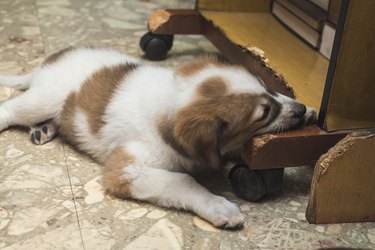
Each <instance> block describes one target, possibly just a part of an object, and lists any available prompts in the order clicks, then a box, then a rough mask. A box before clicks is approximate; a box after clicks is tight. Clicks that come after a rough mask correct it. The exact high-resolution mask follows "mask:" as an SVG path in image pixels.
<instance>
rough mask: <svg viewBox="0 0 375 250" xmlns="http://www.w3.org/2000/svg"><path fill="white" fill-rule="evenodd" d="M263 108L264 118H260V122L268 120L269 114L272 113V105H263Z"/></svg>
mask: <svg viewBox="0 0 375 250" xmlns="http://www.w3.org/2000/svg"><path fill="white" fill-rule="evenodd" d="M262 107H263V114H262V117H261V118H260V120H264V119H266V118H267V117H268V115H269V113H270V110H271V107H270V105H267V104H262Z"/></svg>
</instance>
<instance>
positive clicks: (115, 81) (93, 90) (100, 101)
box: [60, 64, 138, 142]
mask: <svg viewBox="0 0 375 250" xmlns="http://www.w3.org/2000/svg"><path fill="white" fill-rule="evenodd" d="M137 67H138V66H137V65H135V64H120V65H116V66H113V67H104V68H102V69H100V70H99V71H97V72H95V73H94V74H93V75H92V76H91V77H90V78H88V79H87V80H86V81H85V83H84V84H83V85H82V87H81V89H80V91H79V92H78V93H72V94H70V95H69V97H68V98H67V100H66V101H65V105H64V107H63V111H62V113H61V116H60V123H61V128H60V130H61V134H63V135H64V136H65V137H67V138H68V140H70V141H72V142H74V141H75V140H74V135H75V132H74V126H73V124H72V122H73V116H74V113H75V112H76V109H77V108H79V109H80V110H83V111H84V112H85V113H86V114H87V118H88V119H87V120H88V124H89V128H90V131H91V133H92V134H94V135H95V134H97V133H98V132H99V130H100V128H101V127H102V126H103V125H104V121H103V115H104V113H105V110H106V107H107V105H108V103H109V102H110V100H111V98H112V96H113V94H114V93H115V91H116V89H117V88H118V86H119V85H120V83H121V81H122V80H123V79H124V77H125V76H126V75H127V74H129V72H131V71H133V70H135V69H136V68H137Z"/></svg>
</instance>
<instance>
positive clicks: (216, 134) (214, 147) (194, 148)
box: [174, 117, 224, 168]
mask: <svg viewBox="0 0 375 250" xmlns="http://www.w3.org/2000/svg"><path fill="white" fill-rule="evenodd" d="M223 124H224V123H223V122H221V121H220V120H219V119H199V118H196V119H194V118H192V117H189V118H188V117H186V118H185V119H180V120H179V121H177V123H176V126H175V131H174V134H175V136H176V139H177V140H178V142H179V144H180V145H181V146H182V147H183V148H184V149H185V151H186V152H187V153H188V155H189V156H190V157H193V158H195V159H197V160H198V161H199V162H200V163H201V164H207V165H208V166H210V167H213V168H219V167H220V166H221V153H220V139H221V135H222V131H223V128H224V125H223Z"/></svg>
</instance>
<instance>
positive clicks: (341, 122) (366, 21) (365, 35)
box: [325, 0, 375, 131]
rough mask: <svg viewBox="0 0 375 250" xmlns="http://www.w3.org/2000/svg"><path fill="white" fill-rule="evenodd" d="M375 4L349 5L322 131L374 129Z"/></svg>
mask: <svg viewBox="0 0 375 250" xmlns="http://www.w3.org/2000/svg"><path fill="white" fill-rule="evenodd" d="M374 12H375V1H373V0H363V1H350V2H349V8H348V11H347V16H346V20H345V26H344V31H343V35H342V40H341V46H340V52H339V55H338V60H337V64H336V68H335V72H334V77H333V81H332V87H331V93H330V96H329V101H328V106H327V115H326V120H325V125H326V128H327V129H328V130H329V131H332V130H337V129H344V128H345V129H346V128H366V127H367V128H368V127H375V108H374V107H375V98H374V96H375V66H374V58H375V43H374V41H375V25H374V23H375V15H374Z"/></svg>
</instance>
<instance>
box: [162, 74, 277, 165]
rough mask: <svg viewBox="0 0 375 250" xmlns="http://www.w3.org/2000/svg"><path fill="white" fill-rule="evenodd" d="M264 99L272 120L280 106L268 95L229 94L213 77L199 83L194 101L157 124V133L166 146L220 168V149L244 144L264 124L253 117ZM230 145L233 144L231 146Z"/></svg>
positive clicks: (217, 78)
mask: <svg viewBox="0 0 375 250" xmlns="http://www.w3.org/2000/svg"><path fill="white" fill-rule="evenodd" d="M261 100H263V102H267V104H268V105H271V106H272V110H273V111H272V112H273V114H272V116H273V118H269V119H268V120H271V119H272V120H273V119H274V118H275V117H276V116H277V114H278V112H279V111H280V107H279V106H278V104H277V102H275V101H274V100H273V99H272V98H269V97H268V96H267V95H262V96H259V95H252V94H230V93H228V91H227V86H226V83H225V82H224V80H223V79H221V78H219V77H212V78H209V79H207V80H206V81H205V82H203V83H202V84H201V86H200V87H199V88H198V90H197V97H196V99H195V101H193V102H192V103H191V104H189V105H188V106H186V107H185V108H183V109H182V110H180V111H179V112H178V113H177V114H176V116H175V117H174V118H172V119H170V120H168V119H167V118H164V120H163V121H162V122H160V123H159V131H160V132H161V134H162V137H163V139H164V141H165V142H166V143H168V144H169V145H170V146H171V147H173V148H174V149H175V150H176V151H177V152H179V153H180V154H181V155H184V156H186V155H188V156H190V157H193V158H195V159H197V160H198V161H199V162H200V164H208V165H209V166H211V167H219V166H220V165H221V152H220V149H221V147H223V146H225V145H231V142H233V140H239V141H240V142H242V140H243V142H242V143H244V142H245V141H246V140H247V139H249V138H250V136H251V135H252V134H253V133H254V132H255V131H256V130H257V129H259V128H260V127H262V126H265V125H266V124H267V123H268V122H267V121H263V120H261V121H259V120H256V118H255V117H254V116H253V112H254V110H255V108H256V107H257V105H258V104H259V103H260V102H261ZM231 146H232V145H231Z"/></svg>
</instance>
